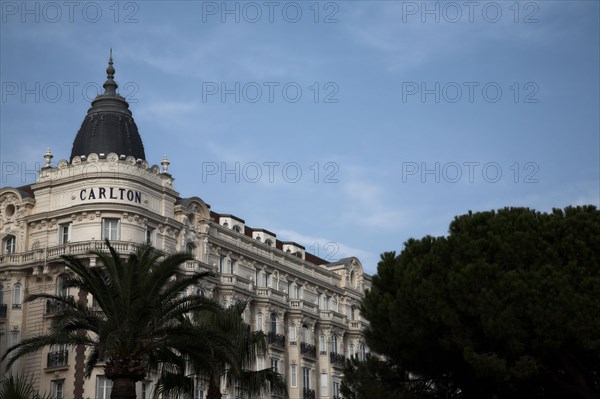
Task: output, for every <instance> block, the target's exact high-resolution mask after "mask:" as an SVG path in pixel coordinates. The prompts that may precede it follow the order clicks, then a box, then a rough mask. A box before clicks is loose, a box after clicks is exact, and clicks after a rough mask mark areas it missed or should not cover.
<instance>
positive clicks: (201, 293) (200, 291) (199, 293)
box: [196, 288, 206, 297]
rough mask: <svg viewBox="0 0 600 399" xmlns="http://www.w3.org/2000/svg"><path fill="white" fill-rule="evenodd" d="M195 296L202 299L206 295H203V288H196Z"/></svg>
mask: <svg viewBox="0 0 600 399" xmlns="http://www.w3.org/2000/svg"><path fill="white" fill-rule="evenodd" d="M196 295H198V296H202V297H203V296H205V295H206V294H205V293H204V288H198V289H197V290H196Z"/></svg>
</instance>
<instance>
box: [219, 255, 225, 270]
mask: <svg viewBox="0 0 600 399" xmlns="http://www.w3.org/2000/svg"><path fill="white" fill-rule="evenodd" d="M219 273H221V274H222V273H225V257H224V256H221V257H219Z"/></svg>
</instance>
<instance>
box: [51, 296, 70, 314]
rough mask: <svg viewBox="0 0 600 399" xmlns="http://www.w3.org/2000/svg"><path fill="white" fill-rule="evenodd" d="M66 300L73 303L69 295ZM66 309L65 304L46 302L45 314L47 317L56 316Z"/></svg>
mask: <svg viewBox="0 0 600 399" xmlns="http://www.w3.org/2000/svg"><path fill="white" fill-rule="evenodd" d="M66 299H67V300H69V301H74V298H73V297H72V296H71V295H69V296H68V297H67V298H66ZM66 308H67V304H65V303H63V302H59V301H55V300H54V299H48V300H46V314H47V315H52V314H56V313H58V312H60V311H62V310H64V309H66Z"/></svg>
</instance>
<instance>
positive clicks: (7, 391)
mask: <svg viewBox="0 0 600 399" xmlns="http://www.w3.org/2000/svg"><path fill="white" fill-rule="evenodd" d="M35 382H36V381H35V380H34V378H33V377H32V376H30V375H16V376H15V375H12V374H8V375H5V376H4V377H2V378H1V379H0V398H2V399H52V396H51V395H48V394H40V393H39V392H37V391H36V390H35V389H34V385H35Z"/></svg>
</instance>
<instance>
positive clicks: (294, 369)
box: [290, 364, 298, 388]
mask: <svg viewBox="0 0 600 399" xmlns="http://www.w3.org/2000/svg"><path fill="white" fill-rule="evenodd" d="M290 385H291V386H292V388H296V387H297V386H298V366H296V365H295V364H292V365H291V366H290Z"/></svg>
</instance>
